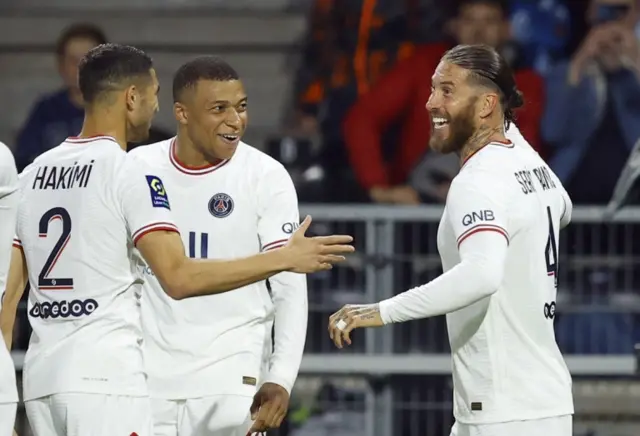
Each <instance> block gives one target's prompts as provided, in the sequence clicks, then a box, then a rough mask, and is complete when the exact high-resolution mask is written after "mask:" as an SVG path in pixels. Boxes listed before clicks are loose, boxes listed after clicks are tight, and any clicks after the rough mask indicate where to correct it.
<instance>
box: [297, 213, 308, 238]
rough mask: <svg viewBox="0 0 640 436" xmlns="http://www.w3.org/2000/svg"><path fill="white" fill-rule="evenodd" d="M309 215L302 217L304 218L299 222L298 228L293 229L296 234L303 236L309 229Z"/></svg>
mask: <svg viewBox="0 0 640 436" xmlns="http://www.w3.org/2000/svg"><path fill="white" fill-rule="evenodd" d="M311 221H312V220H311V215H307V216H306V217H304V220H303V221H302V223H301V224H300V227H298V229H297V230H296V231H295V234H296V235H298V234H300V235H302V236H304V235H305V233H307V230H309V226H310V225H311Z"/></svg>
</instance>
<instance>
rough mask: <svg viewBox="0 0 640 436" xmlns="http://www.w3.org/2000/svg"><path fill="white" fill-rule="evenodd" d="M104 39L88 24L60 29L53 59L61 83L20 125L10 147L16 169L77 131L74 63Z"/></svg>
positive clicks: (79, 119)
mask: <svg viewBox="0 0 640 436" xmlns="http://www.w3.org/2000/svg"><path fill="white" fill-rule="evenodd" d="M106 42H107V38H106V36H105V34H104V32H103V31H102V30H101V29H100V28H98V27H96V26H94V25H92V24H73V25H71V26H70V27H68V28H67V29H65V30H64V31H63V32H62V34H61V35H60V37H59V38H58V41H57V43H56V62H57V66H58V73H59V74H60V77H61V78H62V83H63V86H62V89H60V90H58V91H56V92H54V93H52V94H49V95H46V96H44V97H43V98H42V99H40V100H39V101H38V102H37V103H36V104H35V105H34V107H33V109H32V110H31V113H30V114H29V116H28V118H27V121H26V123H25V125H24V126H23V127H22V129H21V131H20V133H19V136H18V141H17V144H16V147H15V149H14V153H15V158H16V165H17V167H18V170H19V171H22V170H23V169H24V167H26V166H27V165H29V164H30V163H31V162H32V161H33V160H34V159H35V158H36V157H38V156H39V155H40V154H42V153H44V152H45V151H47V150H49V149H50V148H52V147H55V146H57V145H59V144H60V143H61V142H62V141H63V140H64V139H65V138H67V137H69V136H75V135H77V134H78V132H80V129H81V127H82V121H83V119H84V109H83V107H82V106H83V103H82V95H81V94H80V89H79V88H78V63H79V62H80V59H82V57H83V56H84V55H85V53H87V52H88V51H89V50H90V49H92V48H93V47H95V46H97V45H100V44H104V43H106Z"/></svg>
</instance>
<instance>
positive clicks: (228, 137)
mask: <svg viewBox="0 0 640 436" xmlns="http://www.w3.org/2000/svg"><path fill="white" fill-rule="evenodd" d="M218 136H219V137H221V138H222V139H223V140H224V141H225V142H227V143H229V144H234V143H236V142H238V141H239V140H240V135H232V134H222V135H218Z"/></svg>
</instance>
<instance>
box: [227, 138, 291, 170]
mask: <svg viewBox="0 0 640 436" xmlns="http://www.w3.org/2000/svg"><path fill="white" fill-rule="evenodd" d="M238 151H239V152H240V153H241V155H242V156H243V157H244V159H245V163H246V164H248V165H250V168H251V169H252V172H254V173H255V174H257V175H259V177H260V178H264V177H270V176H273V175H274V174H278V175H284V174H286V175H287V176H289V172H288V171H287V170H286V168H285V167H284V165H282V164H281V163H280V162H278V161H277V160H276V159H274V158H272V157H271V156H269V155H268V154H266V153H265V152H263V151H260V150H258V149H257V148H255V147H252V146H251V145H249V144H247V143H244V142H241V143H240V147H239V148H238Z"/></svg>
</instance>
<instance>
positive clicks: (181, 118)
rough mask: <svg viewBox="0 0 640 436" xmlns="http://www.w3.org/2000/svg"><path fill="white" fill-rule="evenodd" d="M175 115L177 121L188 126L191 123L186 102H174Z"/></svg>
mask: <svg viewBox="0 0 640 436" xmlns="http://www.w3.org/2000/svg"><path fill="white" fill-rule="evenodd" d="M173 115H174V116H175V117H176V121H178V123H180V124H181V125H183V126H186V125H187V124H189V112H188V111H187V107H186V106H185V105H184V104H182V103H180V102H175V103H174V104H173Z"/></svg>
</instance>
